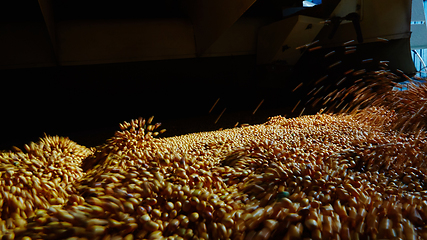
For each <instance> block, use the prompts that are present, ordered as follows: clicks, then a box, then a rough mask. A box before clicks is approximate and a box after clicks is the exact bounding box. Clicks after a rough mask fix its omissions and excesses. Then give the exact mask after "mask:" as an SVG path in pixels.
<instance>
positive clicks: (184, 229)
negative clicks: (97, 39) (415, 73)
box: [0, 107, 427, 240]
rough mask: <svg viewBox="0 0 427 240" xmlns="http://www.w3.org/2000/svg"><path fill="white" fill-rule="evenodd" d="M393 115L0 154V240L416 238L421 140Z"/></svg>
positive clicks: (424, 213)
mask: <svg viewBox="0 0 427 240" xmlns="http://www.w3.org/2000/svg"><path fill="white" fill-rule="evenodd" d="M396 118H397V116H396V114H395V113H394V112H393V111H389V110H385V109H383V108H378V107H375V108H370V109H367V110H366V111H362V112H359V113H357V114H350V115H347V114H339V115H338V114H335V115H333V114H317V115H310V116H302V117H298V118H291V119H289V118H285V117H281V116H277V117H272V118H270V120H269V121H267V122H266V123H264V124H260V125H253V126H244V127H237V128H232V129H225V130H222V131H212V132H200V133H193V134H187V135H183V136H176V137H169V138H159V137H155V136H156V135H157V134H158V132H155V130H156V129H157V128H158V127H159V124H153V125H151V119H150V120H149V121H145V120H144V119H137V120H132V121H131V122H125V123H123V124H121V126H120V130H119V131H117V132H116V134H115V135H114V136H113V137H112V138H111V139H109V140H108V141H107V142H106V143H105V144H104V145H102V146H100V147H97V148H96V149H89V148H86V147H84V146H80V145H78V144H76V143H74V142H72V141H71V140H69V139H67V138H60V137H48V136H46V137H45V138H42V139H41V140H40V142H38V143H31V144H29V145H26V146H25V147H24V150H20V149H18V148H15V149H14V150H13V151H9V152H3V153H2V154H1V156H0V157H1V165H0V174H1V186H0V193H1V200H0V206H1V208H0V211H1V220H0V234H1V235H3V237H2V239H25V240H29V239H69V240H83V239H88V240H95V239H102V240H113V239H114V240H118V239H126V240H131V239H205V240H207V239H248V240H249V239H289V240H293V239H427V227H426V222H427V195H426V188H427V175H426V170H425V169H426V166H425V165H426V151H427V138H426V136H425V134H424V132H418V133H417V134H416V135H415V134H411V133H398V132H396V131H394V130H392V129H391V127H390V126H391V125H392V123H393V121H394V120H395V119H396Z"/></svg>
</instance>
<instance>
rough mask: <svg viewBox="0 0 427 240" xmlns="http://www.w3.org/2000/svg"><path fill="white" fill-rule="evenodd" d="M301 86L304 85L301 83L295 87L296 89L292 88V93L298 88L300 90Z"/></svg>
mask: <svg viewBox="0 0 427 240" xmlns="http://www.w3.org/2000/svg"><path fill="white" fill-rule="evenodd" d="M303 84H304V83H303V82H301V83H300V84H298V86H296V87H295V88H294V90H292V92H295V91H296V90H297V89H298V88H300V87H301V86H302V85H303Z"/></svg>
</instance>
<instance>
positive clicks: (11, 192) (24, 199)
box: [0, 136, 93, 239]
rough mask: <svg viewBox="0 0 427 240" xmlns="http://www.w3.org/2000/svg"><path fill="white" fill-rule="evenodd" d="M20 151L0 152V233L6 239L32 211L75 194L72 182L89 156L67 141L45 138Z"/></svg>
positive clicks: (33, 212)
mask: <svg viewBox="0 0 427 240" xmlns="http://www.w3.org/2000/svg"><path fill="white" fill-rule="evenodd" d="M24 151H25V152H24ZM24 151H22V150H21V149H19V148H16V147H15V148H14V152H11V151H9V152H2V153H0V176H1V185H0V193H1V199H0V213H1V215H0V233H1V234H2V235H4V236H5V238H6V239H8V238H9V239H10V238H13V236H14V235H15V232H21V231H24V230H25V226H26V224H27V219H28V218H32V217H33V216H35V211H36V210H38V209H48V208H49V207H50V206H52V205H63V204H64V203H65V201H66V200H67V199H68V197H69V196H70V194H72V193H74V192H75V189H74V187H73V185H72V183H74V182H75V181H76V180H77V179H79V178H81V177H82V176H83V170H82V169H81V168H80V165H81V163H82V160H83V159H84V158H86V157H87V156H89V155H90V154H92V153H93V151H92V150H90V149H88V148H86V147H83V146H80V145H78V144H76V143H75V142H73V141H71V140H69V139H68V138H62V137H49V136H46V137H44V138H43V139H41V140H40V141H39V142H38V143H31V144H30V145H25V150H24Z"/></svg>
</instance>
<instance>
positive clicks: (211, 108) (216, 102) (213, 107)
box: [209, 98, 219, 113]
mask: <svg viewBox="0 0 427 240" xmlns="http://www.w3.org/2000/svg"><path fill="white" fill-rule="evenodd" d="M218 101H219V98H218V99H217V100H216V101H215V103H214V104H213V106H212V107H211V109H210V110H209V113H211V112H212V110H213V109H214V107H215V106H216V104H217V103H218Z"/></svg>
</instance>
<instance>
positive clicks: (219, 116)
mask: <svg viewBox="0 0 427 240" xmlns="http://www.w3.org/2000/svg"><path fill="white" fill-rule="evenodd" d="M225 109H227V108H224V110H222V112H221V113H220V114H219V116H218V118H217V119H216V120H215V123H214V124H216V123H217V122H218V120H219V119H220V118H221V116H222V114H224V112H225Z"/></svg>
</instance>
